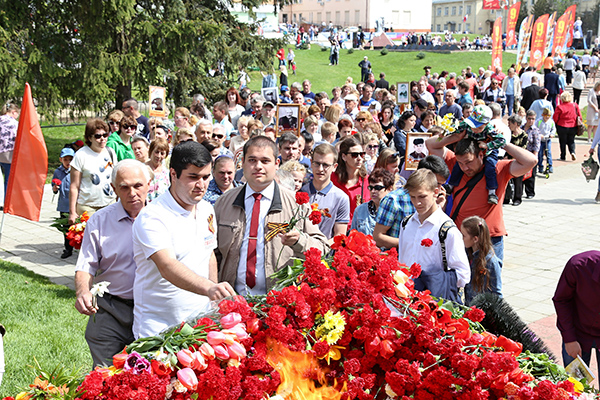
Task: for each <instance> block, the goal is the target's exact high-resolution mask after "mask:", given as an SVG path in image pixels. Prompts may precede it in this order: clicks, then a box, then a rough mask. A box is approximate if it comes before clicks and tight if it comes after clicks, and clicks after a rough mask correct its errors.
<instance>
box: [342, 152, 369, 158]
mask: <svg viewBox="0 0 600 400" xmlns="http://www.w3.org/2000/svg"><path fill="white" fill-rule="evenodd" d="M346 154H347V155H349V156H352V158H358V156H360V157H362V158H365V154H366V153H365V152H364V151H353V152H348V153H346Z"/></svg>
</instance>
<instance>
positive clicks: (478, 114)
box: [465, 105, 492, 128]
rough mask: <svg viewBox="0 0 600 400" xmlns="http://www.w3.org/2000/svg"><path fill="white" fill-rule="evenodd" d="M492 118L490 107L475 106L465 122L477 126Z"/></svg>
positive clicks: (472, 126)
mask: <svg viewBox="0 0 600 400" xmlns="http://www.w3.org/2000/svg"><path fill="white" fill-rule="evenodd" d="M491 119H492V109H491V108H489V107H488V106H481V105H480V106H475V108H473V112H472V113H471V116H470V117H469V118H467V119H465V123H466V124H467V125H469V126H470V127H471V128H479V127H480V126H481V125H485V124H487V123H488V122H490V120H491Z"/></svg>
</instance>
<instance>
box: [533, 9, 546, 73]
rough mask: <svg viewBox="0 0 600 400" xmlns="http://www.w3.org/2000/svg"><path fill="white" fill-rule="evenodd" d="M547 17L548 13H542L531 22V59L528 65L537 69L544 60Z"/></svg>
mask: <svg viewBox="0 0 600 400" xmlns="http://www.w3.org/2000/svg"><path fill="white" fill-rule="evenodd" d="M548 17H549V15H548V14H544V15H542V16H541V17H539V18H538V19H537V20H536V21H535V22H534V24H533V34H532V37H531V60H530V61H529V65H532V66H533V67H535V69H539V68H540V67H541V66H542V62H543V61H544V57H545V54H544V50H545V49H546V31H547V28H548Z"/></svg>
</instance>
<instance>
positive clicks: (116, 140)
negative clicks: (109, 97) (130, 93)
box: [106, 116, 137, 161]
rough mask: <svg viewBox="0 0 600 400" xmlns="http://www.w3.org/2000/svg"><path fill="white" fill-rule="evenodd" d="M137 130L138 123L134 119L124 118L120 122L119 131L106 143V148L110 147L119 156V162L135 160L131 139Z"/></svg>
mask: <svg viewBox="0 0 600 400" xmlns="http://www.w3.org/2000/svg"><path fill="white" fill-rule="evenodd" d="M136 130H137V122H136V120H135V119H134V118H133V117H129V116H124V117H123V118H121V121H120V122H119V130H118V131H116V132H113V133H112V134H111V135H110V136H109V137H108V140H107V141H106V147H110V148H111V149H113V150H114V151H115V153H116V154H117V161H121V160H125V159H126V158H135V154H133V149H132V148H131V138H132V137H133V135H134V134H135V132H136Z"/></svg>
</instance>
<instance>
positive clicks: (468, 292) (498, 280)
mask: <svg viewBox="0 0 600 400" xmlns="http://www.w3.org/2000/svg"><path fill="white" fill-rule="evenodd" d="M478 257H479V252H478V251H475V252H473V260H472V261H471V282H470V283H468V284H467V285H466V286H465V303H466V305H469V303H470V302H471V300H473V297H475V296H477V295H478V294H480V293H494V294H496V295H498V296H499V297H502V276H501V274H502V261H500V259H499V258H498V257H496V255H495V254H494V252H493V251H491V252H490V253H489V254H488V255H487V257H486V262H487V264H486V268H487V274H486V277H485V278H484V288H483V290H482V291H480V292H479V291H476V290H475V288H474V287H473V284H472V282H473V276H475V274H477V271H475V260H476V259H477V258H478ZM486 279H487V283H489V288H486V286H487V284H485V282H486Z"/></svg>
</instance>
